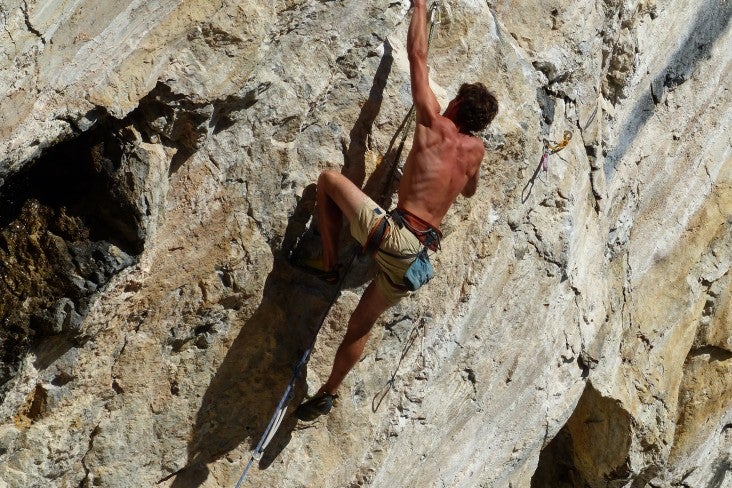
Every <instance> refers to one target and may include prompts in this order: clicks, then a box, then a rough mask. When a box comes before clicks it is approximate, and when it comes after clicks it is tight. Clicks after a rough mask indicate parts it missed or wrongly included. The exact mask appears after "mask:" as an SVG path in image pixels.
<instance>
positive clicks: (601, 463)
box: [531, 383, 633, 488]
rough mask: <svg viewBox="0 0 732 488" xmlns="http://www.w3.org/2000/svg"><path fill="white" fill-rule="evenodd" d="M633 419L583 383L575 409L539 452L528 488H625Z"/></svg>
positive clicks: (617, 405) (628, 470) (628, 475)
mask: <svg viewBox="0 0 732 488" xmlns="http://www.w3.org/2000/svg"><path fill="white" fill-rule="evenodd" d="M632 428H633V420H632V418H631V416H630V414H629V413H628V412H627V411H625V410H624V409H623V408H622V407H621V406H620V404H619V402H617V401H616V400H614V399H612V398H607V397H603V396H602V395H601V394H600V393H599V392H598V391H597V390H595V388H594V387H593V386H592V384H591V383H587V386H586V387H585V391H584V393H583V394H582V397H581V398H580V400H579V402H578V403H577V407H576V408H575V410H574V412H573V413H572V415H571V416H570V418H569V420H567V423H566V424H565V425H564V427H562V428H561V429H560V431H559V432H558V433H557V435H556V436H554V439H552V440H551V442H549V444H547V445H546V447H545V448H544V449H542V451H541V454H540V456H539V465H538V467H537V469H536V471H535V473H534V475H533V476H532V478H531V487H532V488H557V487H583V488H584V487H586V486H589V487H615V486H618V487H619V486H626V483H627V482H628V480H629V479H631V470H630V458H629V453H630V447H631V438H632Z"/></svg>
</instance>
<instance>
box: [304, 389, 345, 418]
mask: <svg viewBox="0 0 732 488" xmlns="http://www.w3.org/2000/svg"><path fill="white" fill-rule="evenodd" d="M336 398H338V395H331V394H330V393H325V392H322V393H318V394H317V395H315V396H314V397H313V398H311V399H310V400H308V401H306V402H303V403H301V404H300V406H299V407H297V409H296V410H295V412H294V413H293V415H295V417H297V418H299V419H300V420H304V421H306V422H311V421H313V420H315V419H317V418H318V417H320V416H321V415H326V414H328V412H330V409H331V408H333V401H334V400H335V399H336Z"/></svg>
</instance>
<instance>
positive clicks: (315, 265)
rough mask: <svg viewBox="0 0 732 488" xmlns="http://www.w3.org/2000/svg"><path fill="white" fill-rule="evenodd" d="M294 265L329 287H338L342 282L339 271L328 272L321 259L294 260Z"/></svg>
mask: <svg viewBox="0 0 732 488" xmlns="http://www.w3.org/2000/svg"><path fill="white" fill-rule="evenodd" d="M292 265H293V266H295V267H296V268H299V269H300V270H302V271H304V272H306V273H307V274H309V275H313V276H315V277H316V278H319V279H321V280H323V281H325V282H326V283H328V284H329V285H337V284H338V281H339V280H340V275H339V273H338V269H337V268H336V269H334V270H332V271H326V270H325V267H324V266H323V261H321V260H320V259H293V260H292Z"/></svg>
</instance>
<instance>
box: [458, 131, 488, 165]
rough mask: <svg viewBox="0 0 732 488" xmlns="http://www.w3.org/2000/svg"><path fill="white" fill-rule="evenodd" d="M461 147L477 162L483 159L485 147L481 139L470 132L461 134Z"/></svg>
mask: <svg viewBox="0 0 732 488" xmlns="http://www.w3.org/2000/svg"><path fill="white" fill-rule="evenodd" d="M463 135H464V136H465V137H464V138H463V141H464V142H463V148H464V151H465V152H466V153H468V155H469V157H471V158H474V159H475V160H476V161H477V162H478V163H480V161H481V160H482V159H483V155H484V153H485V147H484V145H483V139H481V138H480V137H478V136H475V135H472V134H463Z"/></svg>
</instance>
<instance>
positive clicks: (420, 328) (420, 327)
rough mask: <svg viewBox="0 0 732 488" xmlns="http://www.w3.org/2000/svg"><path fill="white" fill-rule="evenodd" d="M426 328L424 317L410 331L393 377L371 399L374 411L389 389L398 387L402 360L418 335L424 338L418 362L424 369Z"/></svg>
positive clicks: (377, 408)
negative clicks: (395, 382)
mask: <svg viewBox="0 0 732 488" xmlns="http://www.w3.org/2000/svg"><path fill="white" fill-rule="evenodd" d="M426 328H427V325H426V322H425V319H424V318H423V319H422V320H420V322H419V324H417V325H415V326H414V327H412V330H410V331H409V336H408V337H407V340H406V342H405V344H404V347H402V353H401V355H400V356H399V361H398V362H397V365H396V366H395V367H394V372H393V373H392V374H391V377H390V378H389V379H388V380H386V384H385V385H384V387H383V388H382V389H381V390H380V391H379V392H378V393H376V395H374V398H373V399H372V400H371V411H372V412H374V413H376V412H377V411H378V410H379V407H380V406H381V402H383V401H384V398H385V397H386V394H387V393H389V390H391V389H396V388H395V387H394V380H396V376H397V373H398V372H399V367H400V366H401V365H402V361H403V360H404V358H405V357H407V353H408V352H409V350H410V349H411V347H412V346H413V345H414V343H415V342H416V340H417V337H421V338H422V339H421V344H420V356H421V358H422V364H421V365H420V364H418V366H419V367H420V368H422V369H424V367H425V360H424V336H425V333H426Z"/></svg>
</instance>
